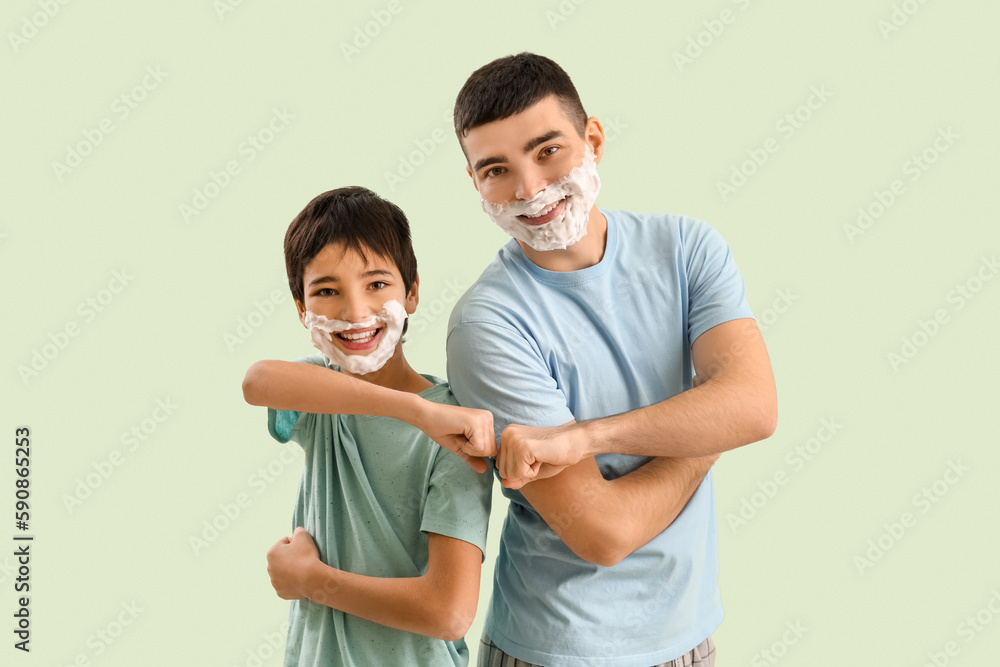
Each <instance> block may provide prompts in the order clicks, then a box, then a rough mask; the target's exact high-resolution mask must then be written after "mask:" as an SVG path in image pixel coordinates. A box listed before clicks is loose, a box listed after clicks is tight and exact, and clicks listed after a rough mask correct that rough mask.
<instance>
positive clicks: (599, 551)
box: [563, 526, 635, 567]
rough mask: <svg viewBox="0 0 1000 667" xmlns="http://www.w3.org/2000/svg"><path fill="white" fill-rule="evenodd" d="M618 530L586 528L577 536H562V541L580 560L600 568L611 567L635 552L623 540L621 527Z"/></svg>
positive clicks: (632, 547) (631, 546) (633, 548)
mask: <svg viewBox="0 0 1000 667" xmlns="http://www.w3.org/2000/svg"><path fill="white" fill-rule="evenodd" d="M618 528H619V529H618V530H602V529H601V528H600V527H588V528H585V529H584V530H583V531H581V533H580V534H579V535H567V536H564V537H563V541H564V542H565V543H566V546H568V547H569V549H570V551H572V552H573V553H574V554H576V555H577V556H578V557H579V558H581V559H582V560H585V561H587V562H588V563H593V564H594V565H600V566H601V567H612V566H614V565H617V564H618V563H620V562H622V561H623V560H624V559H625V557H626V556H628V555H629V554H630V553H632V552H633V551H635V547H634V546H633V545H631V544H630V543H629V542H627V540H626V539H625V538H624V536H623V532H624V531H623V530H621V528H622V526H618Z"/></svg>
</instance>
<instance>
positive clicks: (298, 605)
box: [243, 187, 496, 667]
mask: <svg viewBox="0 0 1000 667" xmlns="http://www.w3.org/2000/svg"><path fill="white" fill-rule="evenodd" d="M285 262H286V268H287V273H288V282H289V287H290V288H291V291H292V295H293V297H294V300H295V306H296V309H297V310H298V314H299V319H300V321H301V322H302V323H303V325H304V326H305V327H306V328H308V329H309V330H310V334H311V337H312V340H313V343H314V345H316V347H318V348H319V349H320V350H321V352H322V355H315V356H312V357H306V358H303V359H300V360H299V362H301V363H292V362H281V361H261V362H257V363H256V364H254V365H253V366H252V367H251V368H250V369H249V371H248V372H247V375H246V378H245V379H244V382H243V393H244V397H245V398H246V400H247V402H249V403H251V404H252V405H261V406H267V407H268V430H269V431H270V433H271V435H272V436H274V438H275V439H277V440H278V441H280V442H287V441H288V440H294V441H296V442H298V443H299V444H300V445H301V446H302V447H303V449H304V450H305V457H306V460H305V470H304V471H303V475H302V480H301V483H300V486H299V493H298V499H297V502H296V506H295V511H294V516H293V525H294V526H296V528H295V532H294V533H293V535H292V537H291V538H287V537H286V538H283V539H282V540H280V541H279V542H278V543H276V544H275V545H274V546H273V547H271V549H270V550H269V551H268V554H267V560H268V573H269V574H270V577H271V582H272V585H273V586H274V589H275V591H276V592H277V593H278V595H279V596H280V597H282V598H283V599H287V600H292V607H291V612H290V616H289V628H288V643H287V648H286V652H285V664H286V665H428V666H430V667H440V666H442V665H465V664H467V662H468V649H467V647H466V645H465V641H464V639H463V637H464V635H465V632H466V631H467V630H468V628H469V625H470V623H471V622H472V619H473V617H474V616H475V612H476V604H477V601H478V596H479V578H480V570H481V564H482V560H483V551H484V549H485V544H486V527H487V521H488V517H489V506H490V482H491V478H490V476H488V475H484V474H478V473H477V470H479V471H484V470H485V468H486V466H485V462H484V461H483V459H482V458H480V457H482V456H484V455H494V454H495V452H496V449H495V447H496V445H495V442H494V440H493V429H492V415H490V413H488V412H485V411H481V410H470V409H466V408H460V407H458V406H457V404H456V403H455V399H454V397H453V396H452V394H451V391H450V390H449V388H448V386H447V385H446V384H444V383H443V382H442V381H441V380H439V379H436V378H434V377H432V376H427V375H420V374H419V373H417V372H416V371H414V370H413V369H412V368H411V367H410V365H409V364H408V363H407V361H406V358H405V357H404V356H403V348H402V341H401V339H400V336H401V335H402V334H403V333H404V332H405V330H406V322H405V319H406V316H407V315H409V314H412V313H413V312H414V310H415V309H416V306H417V302H418V283H419V278H418V276H417V272H416V259H415V258H414V256H413V248H412V245H411V242H410V233H409V226H408V224H407V221H406V217H405V216H404V215H403V212H402V211H400V210H399V208H397V207H396V206H395V205H393V204H391V203H390V202H388V201H385V200H383V199H381V198H379V197H378V196H377V195H375V194H374V193H373V192H371V191H369V190H366V189H364V188H359V187H348V188H341V189H339V190H332V191H330V192H326V193H324V194H322V195H319V196H318V197H316V198H315V199H313V200H312V202H310V203H309V205H308V206H306V208H305V209H304V210H303V211H302V212H301V213H300V214H299V215H298V216H297V217H296V218H295V220H294V221H293V222H292V224H291V226H289V228H288V231H287V233H286V235H285ZM361 415H367V416H361ZM393 418H395V419H393ZM404 422H405V423H404ZM418 429H419V430H418ZM421 431H424V432H423V433H422V432H421ZM432 438H433V440H435V441H437V442H438V443H440V444H442V445H444V446H445V447H448V448H450V449H452V450H453V451H454V453H453V452H451V451H447V450H446V449H442V448H441V447H438V446H437V445H436V444H435V443H434V442H433V441H432ZM456 453H457V454H458V456H456V455H455V454H456ZM460 457H461V458H460ZM462 459H464V460H465V462H466V463H468V464H469V465H466V463H463V460H462Z"/></svg>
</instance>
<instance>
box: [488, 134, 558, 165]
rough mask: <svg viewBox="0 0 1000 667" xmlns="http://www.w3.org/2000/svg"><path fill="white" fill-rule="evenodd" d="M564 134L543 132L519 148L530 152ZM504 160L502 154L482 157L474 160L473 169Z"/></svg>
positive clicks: (505, 159)
mask: <svg viewBox="0 0 1000 667" xmlns="http://www.w3.org/2000/svg"><path fill="white" fill-rule="evenodd" d="M565 136H566V135H565V134H564V133H563V132H562V130H550V131H548V132H546V133H545V134H542V135H539V136H537V137H535V138H534V139H530V140H529V141H528V143H526V144H524V148H522V149H521V150H522V151H524V152H525V153H530V152H531V151H533V150H535V148H537V147H538V146H541V145H542V144H544V143H545V142H546V141H552V140H553V139H557V138H559V137H565ZM506 161H507V158H506V157H505V156H503V155H494V156H491V157H484V158H483V159H482V160H479V161H477V162H476V166H475V168H474V169H473V171H479V170H480V169H482V168H483V167H488V166H490V165H491V164H498V163H501V162H506Z"/></svg>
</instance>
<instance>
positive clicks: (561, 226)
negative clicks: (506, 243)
mask: <svg viewBox="0 0 1000 667" xmlns="http://www.w3.org/2000/svg"><path fill="white" fill-rule="evenodd" d="M600 190H601V179H600V177H599V176H598V175H597V162H596V160H595V157H594V151H593V150H591V148H590V146H587V152H586V154H585V155H584V156H583V162H582V163H581V164H580V166H578V167H574V168H573V169H572V170H571V171H570V172H569V173H568V174H566V176H564V177H563V178H561V179H560V180H558V181H556V182H555V183H552V184H551V185H549V186H548V187H547V188H545V189H544V190H542V191H541V192H539V193H538V194H537V195H535V196H534V197H533V198H532V199H531V200H530V201H526V202H521V201H513V202H509V203H507V204H494V203H491V202H488V201H486V200H485V199H482V198H480V199H481V201H482V206H483V210H484V211H485V212H486V214H487V215H489V216H490V218H492V219H493V222H495V223H497V224H498V225H500V228H501V229H503V230H504V231H505V232H507V233H508V234H510V235H511V236H513V237H514V238H515V239H517V240H518V241H523V242H524V243H527V244H528V245H529V246H531V247H532V248H534V249H535V250H561V249H563V248H568V247H569V246H571V245H573V244H574V243H577V242H578V241H579V240H580V239H582V238H583V237H584V236H586V234H587V221H588V220H589V219H590V209H591V208H593V206H594V202H595V201H597V193H598V192H600ZM563 198H566V205H565V208H564V209H563V212H562V214H561V215H560V216H559V217H558V218H555V219H554V220H550V221H549V222H546V223H545V224H544V225H528V224H526V223H524V222H522V221H521V220H519V219H518V217H517V216H519V215H529V216H537V215H538V213H540V212H541V211H544V210H545V209H546V208H548V207H549V206H551V205H552V204H554V203H556V202H558V201H559V200H560V199H563Z"/></svg>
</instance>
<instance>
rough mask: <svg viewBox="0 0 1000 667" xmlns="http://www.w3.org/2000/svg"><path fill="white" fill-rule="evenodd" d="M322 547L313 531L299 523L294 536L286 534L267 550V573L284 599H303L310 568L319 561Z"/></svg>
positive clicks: (276, 590)
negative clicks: (319, 545) (315, 538)
mask: <svg viewBox="0 0 1000 667" xmlns="http://www.w3.org/2000/svg"><path fill="white" fill-rule="evenodd" d="M319 562H320V560H319V550H318V549H316V544H315V543H314V542H313V538H312V535H310V534H309V531H307V530H306V529H305V528H303V527H301V526H299V527H298V528H296V529H295V532H294V533H292V537H291V539H289V538H287V537H283V538H281V539H280V540H278V541H277V542H276V543H275V544H274V546H272V547H271V548H270V549H268V550H267V573H268V575H270V577H271V586H273V587H274V592H275V593H277V594H278V597H279V598H281V599H282V600H301V599H302V598H305V597H308V595H306V593H307V591H306V588H307V587H306V581H307V578H308V573H309V572H310V570H311V568H312V567H313V566H314V565H315V564H316V563H319Z"/></svg>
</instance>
